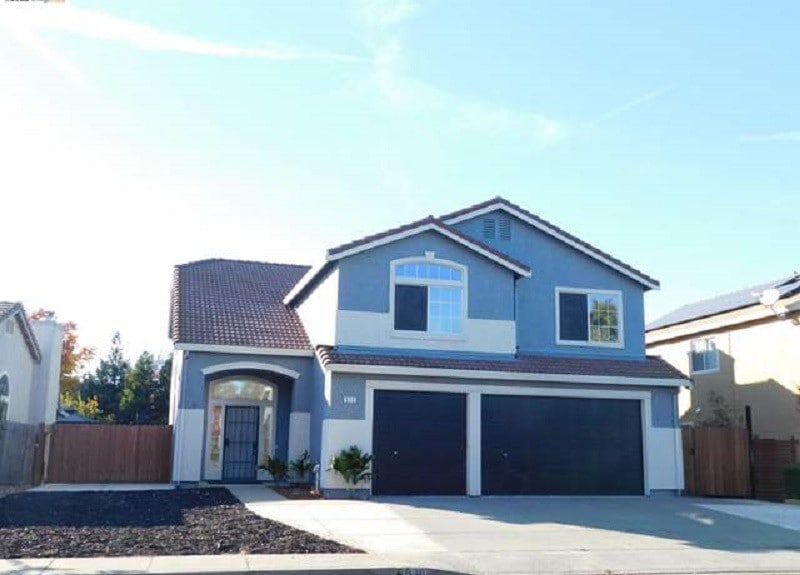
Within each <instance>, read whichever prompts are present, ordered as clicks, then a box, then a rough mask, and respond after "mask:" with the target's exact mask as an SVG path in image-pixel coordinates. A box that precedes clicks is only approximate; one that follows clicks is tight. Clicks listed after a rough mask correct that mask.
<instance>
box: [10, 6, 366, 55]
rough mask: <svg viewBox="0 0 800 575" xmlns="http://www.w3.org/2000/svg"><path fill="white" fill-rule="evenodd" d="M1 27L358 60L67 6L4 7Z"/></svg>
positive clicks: (217, 51) (160, 47) (154, 45)
mask: <svg viewBox="0 0 800 575" xmlns="http://www.w3.org/2000/svg"><path fill="white" fill-rule="evenodd" d="M0 14H1V15H2V18H3V20H4V25H5V26H6V27H8V28H11V29H12V30H15V29H16V30H17V31H24V32H26V33H31V32H33V33H38V32H44V31H49V30H56V31H61V32H67V33H72V34H77V35H79V36H83V37H86V38H92V39H95V40H101V41H107V42H118V43H122V44H127V45H129V46H132V47H134V48H137V49H139V50H145V51H154V52H181V53H185V54H194V55H203V56H219V57H240V58H258V59H264V60H333V61H340V62H352V61H356V60H358V58H356V57H353V56H349V55H345V54H336V53H330V52H320V51H313V50H303V49H297V48H289V47H258V48H255V47H247V46H239V45H236V44H228V43H223V42H212V41H208V40H204V39H201V38H196V37H193V36H188V35H185V34H178V33H174V32H170V31H166V30H161V29H158V28H155V27H153V26H148V25H146V24H140V23H138V22H135V21H133V20H126V19H124V18H118V17H116V16H112V15H110V14H106V13H104V12H99V11H96V10H87V9H83V8H77V7H74V6H70V5H58V6H56V5H52V4H50V5H43V4H40V5H34V6H31V5H19V4H17V5H14V4H12V5H6V6H3V7H2V9H0Z"/></svg>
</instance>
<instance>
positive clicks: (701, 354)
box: [689, 337, 719, 373]
mask: <svg viewBox="0 0 800 575" xmlns="http://www.w3.org/2000/svg"><path fill="white" fill-rule="evenodd" d="M689 358H690V361H691V364H692V373H714V372H716V371H719V350H718V349H717V344H716V342H715V341H714V338H713V337H707V338H704V339H696V340H694V341H693V342H692V349H691V351H690V352H689Z"/></svg>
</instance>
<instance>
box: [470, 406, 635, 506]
mask: <svg viewBox="0 0 800 575" xmlns="http://www.w3.org/2000/svg"><path fill="white" fill-rule="evenodd" d="M481 426H482V427H481V490H482V492H483V493H484V494H487V495H499V494H525V493H527V494H559V495H576V494H577V495H598V494H603V495H621V494H641V493H642V492H643V489H644V487H643V476H644V471H643V463H642V419H641V403H640V402H639V401H638V400H620V399H577V398H567V397H531V396H518V395H517V396H509V395H483V396H482V398H481Z"/></svg>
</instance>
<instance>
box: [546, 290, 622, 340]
mask: <svg viewBox="0 0 800 575" xmlns="http://www.w3.org/2000/svg"><path fill="white" fill-rule="evenodd" d="M623 325H624V323H623V316H622V292H620V291H617V290H592V289H583V288H567V287H558V288H556V342H557V343H558V344H559V345H586V346H597V347H623V346H624V345H625V334H624V329H623Z"/></svg>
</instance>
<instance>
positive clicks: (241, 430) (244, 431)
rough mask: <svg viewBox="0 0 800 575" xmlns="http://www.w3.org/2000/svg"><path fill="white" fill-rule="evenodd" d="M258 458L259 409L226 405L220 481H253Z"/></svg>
mask: <svg viewBox="0 0 800 575" xmlns="http://www.w3.org/2000/svg"><path fill="white" fill-rule="evenodd" d="M257 458H258V406H249V405H248V406H239V405H227V406H225V450H224V452H223V457H222V480H223V481H242V482H243V481H255V480H256V461H257Z"/></svg>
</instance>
